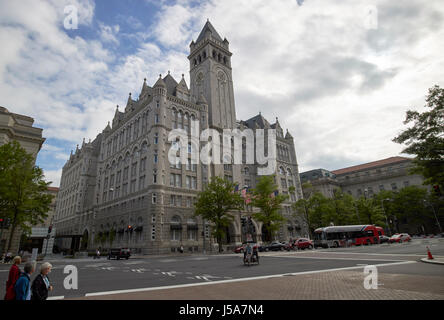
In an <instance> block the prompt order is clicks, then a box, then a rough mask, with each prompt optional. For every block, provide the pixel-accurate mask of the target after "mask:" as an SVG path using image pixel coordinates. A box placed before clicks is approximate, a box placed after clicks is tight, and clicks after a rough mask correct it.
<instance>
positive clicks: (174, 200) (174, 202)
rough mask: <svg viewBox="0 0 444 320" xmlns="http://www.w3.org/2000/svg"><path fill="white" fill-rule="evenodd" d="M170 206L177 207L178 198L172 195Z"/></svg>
mask: <svg viewBox="0 0 444 320" xmlns="http://www.w3.org/2000/svg"><path fill="white" fill-rule="evenodd" d="M170 205H172V206H175V205H176V196H175V195H173V194H172V195H171V198H170Z"/></svg>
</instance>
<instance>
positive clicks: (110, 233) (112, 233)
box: [109, 228, 116, 247]
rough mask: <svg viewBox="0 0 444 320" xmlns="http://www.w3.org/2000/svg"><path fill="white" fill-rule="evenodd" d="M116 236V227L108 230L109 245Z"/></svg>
mask: <svg viewBox="0 0 444 320" xmlns="http://www.w3.org/2000/svg"><path fill="white" fill-rule="evenodd" d="M115 238H116V229H114V228H112V229H111V230H110V232H109V245H110V247H112V245H113V242H114V239H115Z"/></svg>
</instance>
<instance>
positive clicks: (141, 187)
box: [139, 176, 145, 190]
mask: <svg viewBox="0 0 444 320" xmlns="http://www.w3.org/2000/svg"><path fill="white" fill-rule="evenodd" d="M144 188H145V176H141V177H140V178H139V190H142V189H144Z"/></svg>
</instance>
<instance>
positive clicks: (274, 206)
mask: <svg viewBox="0 0 444 320" xmlns="http://www.w3.org/2000/svg"><path fill="white" fill-rule="evenodd" d="M276 190H278V187H277V185H276V183H275V182H274V176H262V177H261V178H260V179H259V181H258V183H257V184H256V188H254V189H252V197H251V205H252V206H254V207H256V208H258V209H259V212H256V213H254V214H253V217H254V218H255V219H256V220H257V221H260V222H262V224H263V226H264V229H265V231H266V233H265V241H271V240H272V238H273V237H274V236H275V234H276V232H277V231H278V230H279V228H280V227H281V225H282V223H283V222H284V221H285V218H284V217H283V216H282V214H281V213H280V210H281V208H282V203H283V202H284V201H285V200H287V198H288V196H287V195H284V194H276V193H275V191H276Z"/></svg>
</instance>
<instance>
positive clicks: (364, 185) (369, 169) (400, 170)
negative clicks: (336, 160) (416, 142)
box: [332, 157, 424, 198]
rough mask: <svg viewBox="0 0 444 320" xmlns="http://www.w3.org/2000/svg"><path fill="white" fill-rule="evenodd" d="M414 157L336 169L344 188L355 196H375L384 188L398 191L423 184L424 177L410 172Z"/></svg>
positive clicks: (383, 160)
mask: <svg viewBox="0 0 444 320" xmlns="http://www.w3.org/2000/svg"><path fill="white" fill-rule="evenodd" d="M413 166H414V165H413V163H412V159H409V158H405V157H390V158H387V159H382V160H378V161H373V162H369V163H365V164H361V165H357V166H352V167H348V168H344V169H339V170H334V171H332V173H333V174H334V175H335V176H336V180H337V181H338V182H339V184H340V186H341V188H342V190H343V191H344V192H347V193H348V194H351V195H352V196H354V197H357V198H358V197H361V196H369V197H371V196H373V195H374V194H376V193H378V192H379V191H382V190H393V191H397V190H399V189H402V188H404V187H408V186H412V185H416V186H422V187H423V182H424V178H423V177H422V176H421V175H418V174H413V175H412V174H410V173H409V170H410V169H411V168H412V167H413Z"/></svg>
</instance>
